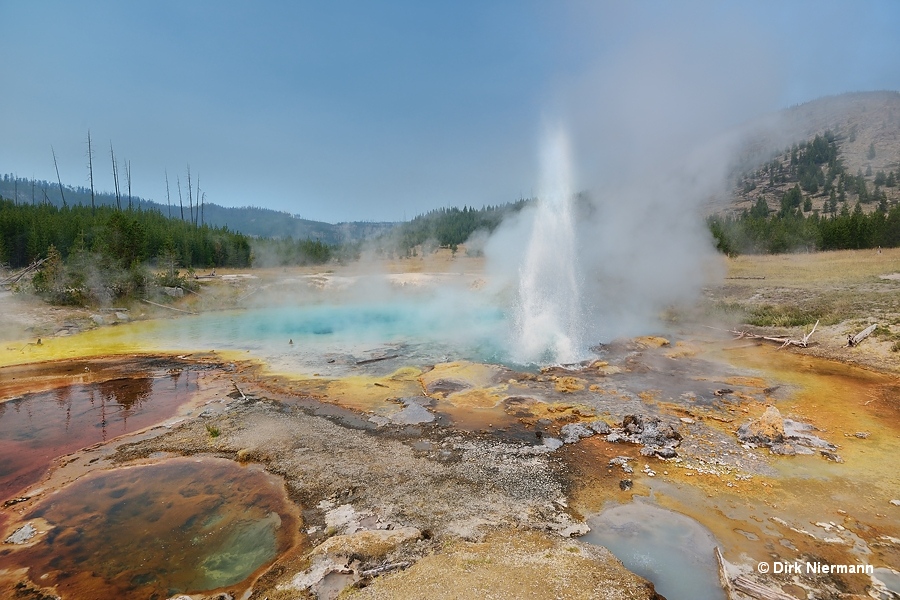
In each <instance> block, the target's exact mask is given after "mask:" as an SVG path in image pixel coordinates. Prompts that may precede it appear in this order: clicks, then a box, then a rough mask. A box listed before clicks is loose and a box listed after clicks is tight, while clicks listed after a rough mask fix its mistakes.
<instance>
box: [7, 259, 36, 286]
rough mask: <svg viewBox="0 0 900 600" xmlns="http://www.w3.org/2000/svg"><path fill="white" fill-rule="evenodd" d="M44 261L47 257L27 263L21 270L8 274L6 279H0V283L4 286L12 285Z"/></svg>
mask: <svg viewBox="0 0 900 600" xmlns="http://www.w3.org/2000/svg"><path fill="white" fill-rule="evenodd" d="M45 262H47V259H46V258H42V259H41V260H38V261H35V262H33V263H31V264H30V265H28V266H27V267H25V268H24V269H21V270H19V271H16V272H15V273H13V274H12V275H10V276H9V277H7V278H6V279H3V280H2V281H0V285H4V286H5V285H12V284H14V283H15V282H17V281H18V280H20V279H22V278H23V277H25V275H27V274H28V273H31V272H32V271H34V270H36V269H37V268H38V267H40V266H41V265H42V264H44V263H45Z"/></svg>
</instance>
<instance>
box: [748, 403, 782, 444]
mask: <svg viewBox="0 0 900 600" xmlns="http://www.w3.org/2000/svg"><path fill="white" fill-rule="evenodd" d="M737 436H738V438H739V439H740V440H741V441H744V442H751V443H754V444H759V445H761V446H771V445H772V444H781V443H783V442H784V419H782V417H781V413H780V412H778V409H777V408H775V407H774V406H770V407H768V408H767V409H766V411H765V412H764V413H763V414H762V416H761V417H760V418H758V419H752V420H751V421H750V422H749V423H747V424H745V425H741V427H740V429H738V433H737Z"/></svg>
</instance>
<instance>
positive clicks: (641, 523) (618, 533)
mask: <svg viewBox="0 0 900 600" xmlns="http://www.w3.org/2000/svg"><path fill="white" fill-rule="evenodd" d="M588 523H589V524H590V526H591V532H590V533H588V534H587V535H585V536H584V537H582V538H581V540H582V541H585V542H589V543H592V544H597V545H598V546H605V547H606V548H608V549H609V550H610V551H611V552H612V553H613V554H615V555H616V557H617V558H618V559H619V560H621V561H622V563H623V564H624V565H625V566H626V567H627V568H628V569H629V570H630V571H632V572H634V573H637V574H638V575H640V576H641V577H644V578H645V579H649V580H650V581H652V582H653V584H654V586H655V587H656V591H657V592H659V593H660V594H662V595H663V596H665V597H666V598H667V599H668V600H696V599H697V598H704V599H707V600H716V599H721V600H724V598H725V593H724V592H723V591H722V588H721V585H720V584H719V580H718V566H717V565H716V559H715V556H714V549H715V546H716V541H715V538H713V536H712V534H711V533H710V532H709V531H708V530H707V529H706V528H705V527H703V526H702V525H700V524H699V523H697V522H696V521H694V520H693V519H691V518H690V517H686V516H684V515H682V514H679V513H676V512H672V511H669V510H666V509H663V508H659V507H657V506H654V505H652V504H646V503H643V502H632V503H630V504H624V505H621V506H615V507H612V508H609V509H607V510H604V511H603V512H602V513H601V514H600V515H599V516H597V517H595V518H593V519H590V520H589V521H588Z"/></svg>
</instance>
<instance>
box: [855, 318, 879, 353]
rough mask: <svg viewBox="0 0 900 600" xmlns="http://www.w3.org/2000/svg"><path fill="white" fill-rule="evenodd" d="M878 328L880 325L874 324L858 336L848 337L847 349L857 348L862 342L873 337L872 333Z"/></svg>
mask: <svg viewBox="0 0 900 600" xmlns="http://www.w3.org/2000/svg"><path fill="white" fill-rule="evenodd" d="M877 327H878V323H872V324H871V325H869V326H868V327H866V328H865V329H863V330H862V331H860V332H859V333H857V334H856V335H848V336H847V347H849V348H852V347H853V346H856V345H857V344H859V343H860V342H861V341H863V340H864V339H866V338H867V337H869V336H870V335H872V332H873V331H875V328H877Z"/></svg>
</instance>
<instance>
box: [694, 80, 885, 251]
mask: <svg viewBox="0 0 900 600" xmlns="http://www.w3.org/2000/svg"><path fill="white" fill-rule="evenodd" d="M780 118H781V119H782V120H783V122H786V123H789V124H790V126H789V128H791V129H794V130H797V131H803V132H804V133H805V134H807V135H808V136H809V137H808V138H807V139H801V140H799V141H795V142H793V143H792V144H791V145H789V146H788V147H786V148H782V149H778V150H772V151H771V152H770V154H769V158H768V159H767V160H766V161H764V162H762V163H761V164H759V165H757V166H755V167H753V168H752V169H750V170H747V171H745V172H743V173H740V174H739V175H738V177H737V178H736V188H735V192H734V201H733V202H732V203H731V204H730V205H728V206H727V207H726V208H725V209H724V210H720V211H718V213H717V214H714V215H712V216H710V217H709V225H710V229H711V231H712V232H713V234H714V236H715V237H716V241H717V244H718V246H719V248H720V249H721V250H723V251H725V252H728V253H742V252H743V253H759V252H766V253H773V252H788V251H792V250H798V249H804V250H836V249H850V248H874V247H876V246H883V247H893V246H898V245H900V223H898V221H900V209H898V203H900V94H898V93H896V92H872V93H864V94H845V95H844V96H838V97H834V98H826V99H822V100H817V101H815V102H811V103H809V104H808V105H802V106H799V107H795V108H792V109H790V110H788V111H785V114H783V115H781V116H780Z"/></svg>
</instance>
